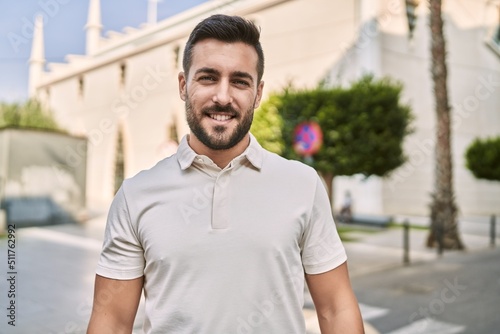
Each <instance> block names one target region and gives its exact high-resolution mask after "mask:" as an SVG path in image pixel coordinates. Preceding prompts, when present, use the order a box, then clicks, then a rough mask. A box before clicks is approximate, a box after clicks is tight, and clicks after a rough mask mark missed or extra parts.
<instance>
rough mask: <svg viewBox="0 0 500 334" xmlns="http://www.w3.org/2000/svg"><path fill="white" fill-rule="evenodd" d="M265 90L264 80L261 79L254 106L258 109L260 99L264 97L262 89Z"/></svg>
mask: <svg viewBox="0 0 500 334" xmlns="http://www.w3.org/2000/svg"><path fill="white" fill-rule="evenodd" d="M263 90H264V81H262V80H261V81H260V82H259V84H258V85H257V95H256V96H255V101H254V103H253V108H254V109H257V108H258V107H259V105H260V100H261V99H262V91H263Z"/></svg>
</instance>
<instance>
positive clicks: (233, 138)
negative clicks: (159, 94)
mask: <svg viewBox="0 0 500 334" xmlns="http://www.w3.org/2000/svg"><path fill="white" fill-rule="evenodd" d="M210 112H226V113H228V114H230V115H232V116H233V120H236V121H239V122H238V124H237V125H236V128H235V129H234V130H232V132H230V131H231V130H230V129H228V127H227V126H225V125H216V126H213V127H212V129H211V131H210V132H211V134H209V131H208V130H210V129H206V128H204V127H203V125H202V120H203V118H204V117H208V116H207V115H208V113H210ZM186 119H187V123H188V126H189V129H190V130H191V132H192V133H193V135H194V136H196V138H198V140H199V141H200V142H201V143H203V145H205V146H206V147H208V148H210V149H212V150H216V151H219V150H228V149H230V148H232V147H234V146H235V145H236V144H238V143H239V142H240V141H241V140H242V139H243V138H244V137H245V136H246V134H247V133H248V132H249V131H250V127H251V126H252V120H253V108H252V107H251V108H249V109H248V110H246V112H244V113H243V114H242V113H241V112H239V111H237V110H236V109H234V108H233V107H231V106H229V105H228V106H220V105H214V106H211V107H206V108H203V109H201V110H200V112H199V113H197V112H196V111H195V110H193V106H192V104H191V101H190V100H189V99H187V100H186Z"/></svg>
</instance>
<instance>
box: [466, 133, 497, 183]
mask: <svg viewBox="0 0 500 334" xmlns="http://www.w3.org/2000/svg"><path fill="white" fill-rule="evenodd" d="M465 160H466V166H467V168H468V169H469V170H470V171H471V172H472V174H474V176H475V177H477V178H478V179H485V180H492V181H500V136H499V137H496V138H487V139H479V138H476V139H475V140H474V141H473V142H472V143H471V144H470V145H469V147H468V148H467V150H466V152H465Z"/></svg>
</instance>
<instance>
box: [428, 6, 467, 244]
mask: <svg viewBox="0 0 500 334" xmlns="http://www.w3.org/2000/svg"><path fill="white" fill-rule="evenodd" d="M429 3H430V28H431V40H432V42H431V43H432V44H431V51H432V68H431V72H432V79H433V82H434V98H435V108H436V117H437V127H436V134H437V138H436V147H435V158H436V161H435V174H434V178H435V179H434V192H433V194H432V203H431V232H430V234H429V237H428V240H427V246H429V247H434V246H439V247H440V249H463V248H464V245H463V243H462V241H461V239H460V235H459V233H458V224H457V210H458V208H457V205H456V204H455V195H454V190H453V165H452V158H451V157H452V153H451V119H450V106H449V104H448V88H447V68H446V49H445V40H444V35H443V19H442V15H441V0H429Z"/></svg>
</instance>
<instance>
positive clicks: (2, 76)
mask: <svg viewBox="0 0 500 334" xmlns="http://www.w3.org/2000/svg"><path fill="white" fill-rule="evenodd" d="M206 1H208V0H182V1H179V0H161V2H159V4H158V20H162V19H164V18H167V17H169V16H171V15H174V14H176V13H178V12H181V11H183V10H185V9H187V8H190V7H193V6H195V5H197V4H200V3H202V2H206ZM88 4H89V0H0V101H2V102H16V101H24V100H25V99H27V98H28V60H29V57H30V53H31V42H32V25H33V24H34V20H35V19H34V18H35V17H36V16H37V15H38V14H40V13H41V14H43V15H44V18H45V20H44V39H45V59H46V61H47V62H62V61H63V60H64V56H65V55H67V54H84V50H85V32H84V26H85V23H86V21H87V13H88ZM147 7H148V1H147V0H101V19H102V24H103V26H104V27H103V33H105V32H106V31H108V30H115V31H121V29H122V28H123V27H125V26H131V27H137V26H139V25H140V24H141V23H144V22H146V20H147Z"/></svg>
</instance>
